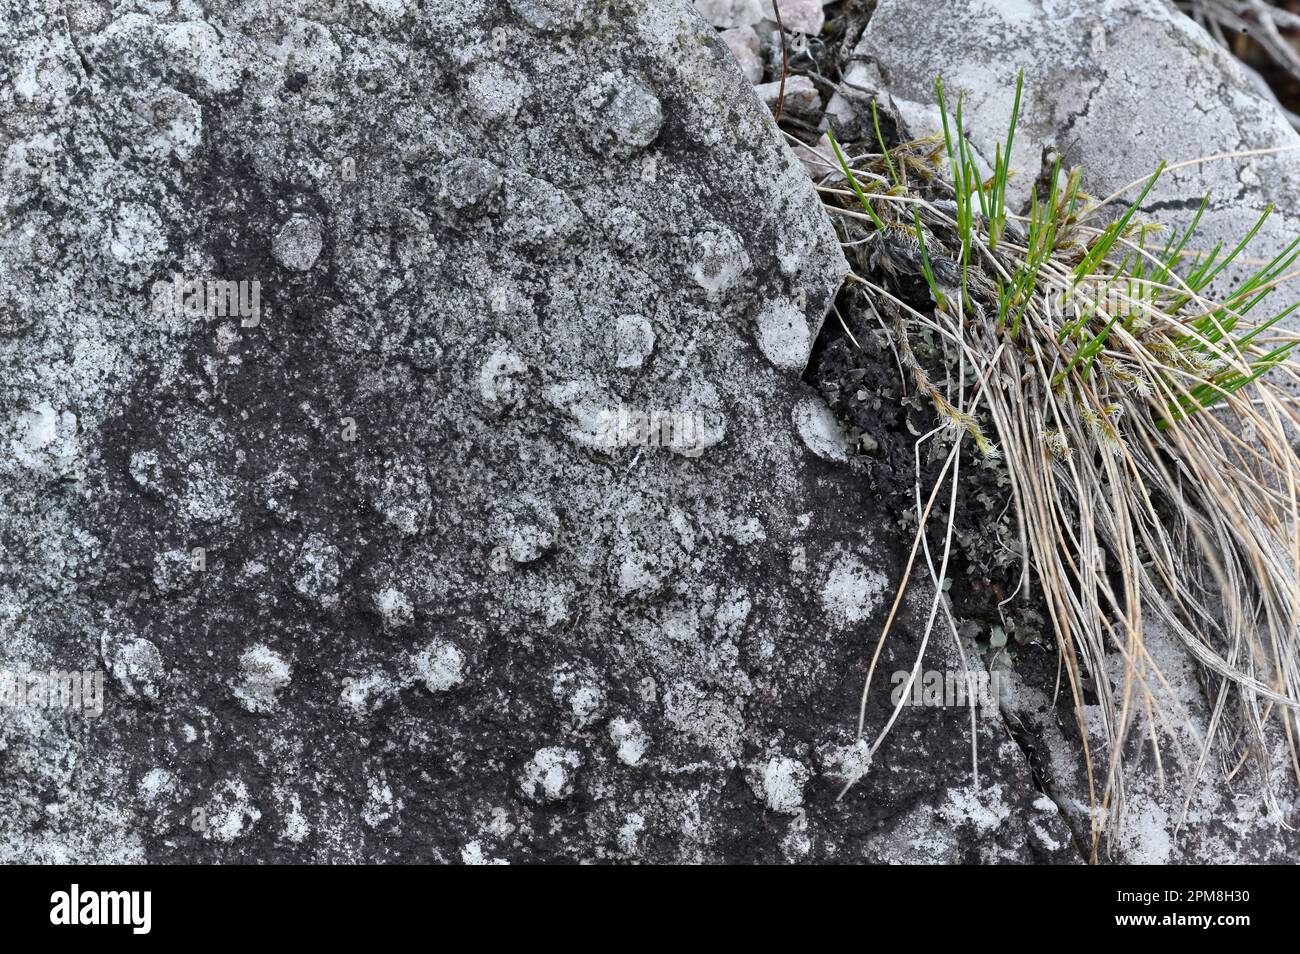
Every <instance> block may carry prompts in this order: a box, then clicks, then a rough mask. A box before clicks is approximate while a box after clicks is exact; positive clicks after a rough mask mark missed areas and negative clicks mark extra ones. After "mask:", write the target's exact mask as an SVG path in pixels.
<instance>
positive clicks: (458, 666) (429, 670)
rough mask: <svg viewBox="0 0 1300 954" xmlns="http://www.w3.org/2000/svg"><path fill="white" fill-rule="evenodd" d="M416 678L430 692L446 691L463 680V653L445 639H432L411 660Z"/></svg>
mask: <svg viewBox="0 0 1300 954" xmlns="http://www.w3.org/2000/svg"><path fill="white" fill-rule="evenodd" d="M412 665H413V668H414V670H415V675H416V678H418V679H419V680H420V682H422V683H423V684H424V687H425V688H426V689H428V690H429V691H430V692H446V691H447V690H448V689H451V688H453V687H455V686H458V685H460V684H461V683H462V682H463V681H464V680H465V654H464V653H463V652H461V650H460V647H459V646H457V645H456V644H455V643H453V642H450V641H449V640H446V639H433V640H431V641H430V642H429V643H428V645H426V646H425V647H424V648H423V649H422V650H420V652H418V653H416V655H415V657H414V659H413V660H412Z"/></svg>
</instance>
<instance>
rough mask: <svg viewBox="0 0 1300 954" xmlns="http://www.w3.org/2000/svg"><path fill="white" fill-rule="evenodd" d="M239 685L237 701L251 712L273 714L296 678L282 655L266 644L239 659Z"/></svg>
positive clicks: (249, 649)
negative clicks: (285, 690) (283, 693)
mask: <svg viewBox="0 0 1300 954" xmlns="http://www.w3.org/2000/svg"><path fill="white" fill-rule="evenodd" d="M239 673H240V680H241V681H240V684H239V685H238V686H237V687H236V689H235V698H236V699H238V700H239V704H240V705H242V706H243V707H244V708H245V709H247V710H248V711H249V712H270V711H272V710H273V709H275V708H276V706H277V705H278V703H279V699H278V698H277V696H278V694H279V693H280V691H281V690H282V689H284V688H285V686H287V685H289V682H290V681H291V680H292V678H293V668H292V667H291V666H290V665H289V663H287V662H286V661H285V660H284V658H283V657H282V656H280V654H279V653H276V652H275V651H273V650H272V649H271V648H270V647H268V646H266V645H265V644H263V643H257V644H255V645H253V646H251V647H249V648H248V649H246V650H245V651H244V653H243V655H241V656H240V657H239Z"/></svg>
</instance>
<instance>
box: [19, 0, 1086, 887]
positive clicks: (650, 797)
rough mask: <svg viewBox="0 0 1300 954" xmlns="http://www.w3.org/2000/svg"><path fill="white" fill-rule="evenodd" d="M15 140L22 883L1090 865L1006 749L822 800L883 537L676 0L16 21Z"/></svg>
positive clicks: (753, 178) (814, 300)
mask: <svg viewBox="0 0 1300 954" xmlns="http://www.w3.org/2000/svg"><path fill="white" fill-rule="evenodd" d="M205 11H206V12H205ZM0 150H2V151H3V163H0V175H2V176H3V178H2V179H0V203H2V204H3V215H2V218H0V290H3V296H0V447H2V448H3V452H2V453H0V497H2V499H3V509H2V512H0V547H2V548H3V549H2V551H0V552H3V560H2V562H0V668H3V669H4V670H6V671H7V672H9V673H11V674H20V675H34V674H38V673H43V672H47V671H50V670H67V671H72V670H76V671H83V670H84V671H100V672H102V673H103V674H104V676H105V679H106V682H105V684H104V698H103V700H102V701H103V713H102V715H100V716H98V717H97V718H94V717H89V716H86V715H84V714H81V713H77V712H69V711H67V710H64V709H60V708H58V707H55V706H51V705H36V704H32V703H31V700H30V699H29V700H28V704H26V705H6V706H3V707H0V778H3V782H0V858H3V859H5V860H80V861H108V860H128V861H145V860H147V861H216V860H221V861H252V860H267V861H289V860H317V861H325V860H356V861H465V862H485V863H486V862H497V861H509V862H520V861H535V860H601V859H629V860H645V861H716V860H732V861H750V860H830V859H839V860H976V859H984V860H992V859H1000V858H1010V859H1018V860H1033V859H1038V860H1076V859H1077V857H1078V855H1077V852H1076V851H1075V849H1074V847H1073V845H1072V844H1071V837H1070V834H1069V832H1068V830H1067V829H1066V827H1065V826H1064V824H1063V822H1062V821H1061V819H1060V816H1059V815H1058V814H1057V812H1056V809H1055V806H1054V805H1052V804H1051V803H1050V802H1049V801H1047V800H1046V799H1043V798H1041V797H1039V796H1037V795H1036V793H1035V792H1034V790H1033V788H1032V785H1031V782H1030V776H1029V772H1028V769H1027V767H1026V764H1025V762H1024V759H1023V758H1022V756H1021V753H1020V751H1019V750H1018V749H1017V748H1016V746H1015V745H1014V744H1013V743H1012V742H1011V740H1010V738H1009V736H1008V735H1007V733H1006V732H1005V730H1004V729H1003V727H1002V725H1001V723H1000V721H998V720H997V718H996V717H994V718H993V719H992V720H984V719H981V720H980V722H979V726H978V732H979V738H980V746H981V770H982V774H981V788H980V790H979V791H978V792H972V790H971V788H970V763H969V747H970V740H969V732H970V728H969V722H968V713H966V712H964V711H962V712H958V711H953V710H945V709H942V708H928V709H907V710H905V711H904V713H903V717H902V718H901V719H900V720H899V723H898V725H897V726H896V727H895V730H894V734H893V736H892V737H891V739H890V741H889V742H888V743H886V745H885V746H884V747H883V748H882V749H881V750H880V751H879V752H878V753H877V754H876V764H875V765H873V766H872V767H871V769H870V771H868V772H867V774H866V776H865V777H864V778H863V779H862V780H861V781H860V782H859V784H858V785H857V786H856V787H855V788H853V789H852V790H851V791H850V792H849V793H848V795H847V796H845V798H844V799H843V800H840V801H837V800H836V795H837V794H838V792H839V790H840V787H841V785H842V782H843V780H844V778H845V777H846V776H851V775H856V774H858V773H860V772H861V771H862V769H863V768H864V766H863V765H862V764H860V761H861V759H860V755H861V749H860V748H859V749H855V748H854V747H853V745H852V742H853V728H854V721H855V718H856V707H857V694H858V690H859V687H860V685H861V680H862V678H863V675H864V673H865V670H866V665H867V662H868V659H869V656H870V649H871V643H870V641H871V639H872V638H873V637H874V635H875V634H876V633H878V632H879V625H880V623H881V621H882V620H883V616H884V614H885V612H887V610H888V606H889V602H890V599H891V597H892V594H893V586H894V584H895V583H896V582H897V568H898V567H900V566H901V565H902V559H903V556H905V554H904V553H903V552H901V547H902V546H903V544H901V543H900V542H899V541H897V540H894V539H891V538H890V537H889V535H887V534H886V533H885V532H883V530H882V529H881V528H882V527H883V526H885V524H884V523H883V522H882V521H873V513H874V511H873V506H874V505H873V497H872V494H871V488H870V487H867V486H864V485H863V482H862V481H861V479H860V476H859V475H858V474H856V473H855V472H854V470H853V469H852V468H851V467H850V466H849V465H848V464H847V463H846V462H845V461H844V460H843V454H842V451H840V450H839V448H838V445H837V444H836V442H835V434H834V423H833V421H828V420H827V415H826V413H825V409H824V406H819V405H818V404H817V399H816V397H815V396H814V395H813V394H812V392H811V390H810V389H809V388H807V387H806V386H805V385H803V384H802V383H801V382H800V380H799V375H800V373H801V371H802V369H803V367H804V365H805V363H806V361H807V358H808V354H809V349H810V348H811V347H812V344H813V341H814V339H815V337H816V335H817V331H818V328H819V327H820V324H821V321H822V318H823V316H824V315H825V313H826V311H827V308H828V306H829V304H830V301H831V298H832V296H833V295H834V293H835V291H836V289H837V287H838V284H839V282H840V280H841V277H842V273H843V270H844V262H843V259H842V257H841V255H840V251H839V248H838V245H837V244H836V240H835V236H834V234H833V232H832V230H831V228H830V226H829V224H828V222H827V220H826V218H825V216H824V214H823V213H822V211H821V208H820V206H819V204H818V200H817V198H816V195H815V194H814V192H813V190H812V189H811V187H810V185H809V183H808V181H807V177H806V174H805V173H804V171H803V170H802V168H801V167H800V166H799V164H798V162H797V161H796V160H794V159H793V158H792V156H791V155H790V154H789V152H788V151H787V149H786V148H785V146H784V145H783V144H782V143H781V141H780V139H779V136H778V135H777V134H776V132H775V129H774V127H773V126H772V124H771V121H770V118H769V116H768V115H767V113H766V111H765V110H763V109H762V108H761V107H760V106H759V104H758V102H757V101H756V99H755V98H754V96H753V94H752V92H751V91H750V90H749V89H748V87H747V86H746V84H745V82H744V80H743V79H742V77H741V76H740V74H739V72H737V70H736V68H735V66H734V64H732V63H731V62H729V54H728V53H727V51H726V50H725V48H724V47H723V46H722V45H721V43H720V42H719V41H718V40H717V39H716V38H715V37H714V36H713V35H712V31H711V30H710V29H708V28H707V27H706V26H705V25H704V24H703V23H702V22H700V21H698V20H697V19H696V18H695V16H694V14H693V13H691V12H690V10H689V5H688V4H687V3H686V2H681V3H678V2H670V0H610V2H594V0H593V2H588V3H578V4H574V3H572V2H558V0H511V2H510V3H502V2H496V0H494V2H485V0H460V2H457V3H448V4H415V3H412V2H409V0H365V2H364V3H342V2H337V3H336V2H332V0H294V2H277V3H275V4H271V5H269V6H268V5H267V4H265V3H261V2H249V3H234V2H221V3H207V4H203V5H199V4H196V3H190V2H186V0H177V2H175V3H172V2H159V3H136V2H128V0H122V2H115V0H112V2H111V0H67V2H60V3H55V2H53V0H0ZM809 402H812V403H809ZM925 608H928V607H923V609H925ZM909 613H910V611H909ZM923 616H924V613H922V617H923ZM915 646H916V637H915V633H914V631H909V629H908V627H907V626H906V625H904V627H903V628H902V629H901V630H900V635H899V636H898V637H897V638H896V639H895V641H894V643H893V644H892V646H891V649H890V650H889V651H888V652H887V654H886V657H885V659H884V661H883V663H882V671H883V672H885V673H889V672H891V671H893V670H896V669H900V668H904V667H906V666H910V664H911V654H912V653H913V652H914V650H915ZM880 685H881V687H882V688H881V689H880V691H879V692H878V693H877V692H874V691H873V696H872V699H871V700H870V705H869V707H868V725H869V726H876V727H879V726H880V725H882V724H883V722H884V720H885V719H886V718H887V717H888V712H889V700H888V693H889V688H890V687H889V685H888V679H887V678H886V679H884V680H882V681H881V682H880Z"/></svg>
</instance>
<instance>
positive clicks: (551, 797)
mask: <svg viewBox="0 0 1300 954" xmlns="http://www.w3.org/2000/svg"><path fill="white" fill-rule="evenodd" d="M581 767H582V756H581V755H579V754H578V753H577V752H575V751H573V750H572V749H566V748H561V747H560V746H549V747H547V748H544V749H539V750H538V751H537V752H536V753H535V754H534V755H533V757H532V758H531V759H529V760H528V763H527V764H526V765H525V766H524V770H523V772H522V773H521V774H520V776H519V788H520V791H522V792H523V794H524V797H525V798H528V799H531V800H532V801H535V802H540V803H546V802H558V801H562V800H564V799H566V798H568V797H569V796H570V795H572V794H573V792H574V787H575V785H576V781H577V773H578V769H579V768H581Z"/></svg>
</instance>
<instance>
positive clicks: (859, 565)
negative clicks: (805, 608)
mask: <svg viewBox="0 0 1300 954" xmlns="http://www.w3.org/2000/svg"><path fill="white" fill-rule="evenodd" d="M886 583H887V581H886V579H885V575H884V574H883V573H881V572H880V571H879V570H873V569H871V568H870V567H868V566H867V565H866V564H865V563H864V562H863V561H862V560H861V559H859V558H858V557H857V556H854V555H853V554H851V553H841V554H840V555H839V556H838V557H836V559H835V561H834V562H833V563H832V564H831V567H830V570H829V572H828V573H827V574H826V577H825V580H824V581H823V583H822V588H821V593H820V598H821V605H822V609H823V610H824V611H825V613H826V616H827V617H828V618H829V619H830V621H831V622H832V623H833V624H834V625H835V626H837V627H839V628H844V627H847V626H856V625H857V624H859V623H861V622H863V621H865V620H866V619H867V618H868V617H869V616H870V615H871V614H872V613H873V612H875V610H876V608H877V607H878V606H879V605H880V600H881V596H882V595H883V594H884V592H885V586H886Z"/></svg>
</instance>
